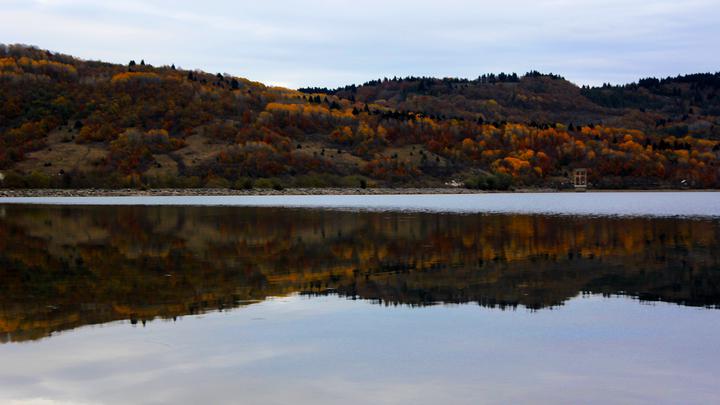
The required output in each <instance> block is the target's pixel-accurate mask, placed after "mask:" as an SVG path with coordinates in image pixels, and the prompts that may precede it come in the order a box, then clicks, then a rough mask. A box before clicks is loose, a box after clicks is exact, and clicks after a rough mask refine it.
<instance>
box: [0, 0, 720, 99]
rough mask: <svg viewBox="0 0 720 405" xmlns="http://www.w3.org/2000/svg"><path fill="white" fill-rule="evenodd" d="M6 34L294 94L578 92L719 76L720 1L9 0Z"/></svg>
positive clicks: (0, 33) (3, 7)
mask: <svg viewBox="0 0 720 405" xmlns="http://www.w3.org/2000/svg"><path fill="white" fill-rule="evenodd" d="M0 15H2V16H3V23H2V24H0V38H2V41H3V42H9V43H15V42H19V43H29V44H35V45H38V46H41V47H43V48H50V49H52V50H55V51H59V52H65V53H72V54H75V55H78V56H80V57H83V58H101V59H105V60H109V61H115V62H122V63H127V62H128V61H129V60H130V59H136V60H137V61H138V62H139V60H140V59H143V58H144V59H145V60H146V61H148V62H151V63H153V64H158V65H160V64H170V63H175V64H178V65H181V66H183V67H186V68H202V69H205V70H208V71H210V72H213V73H215V72H229V73H232V74H236V75H240V76H246V77H249V78H251V79H253V80H260V81H264V82H267V83H273V84H281V85H287V86H291V87H296V86H307V85H313V86H314V85H319V86H338V85H345V84H350V83H358V82H364V81H367V80H370V79H376V78H378V77H383V76H387V77H392V76H396V75H397V76H405V75H429V76H441V77H442V76H460V77H477V76H478V75H479V74H481V73H485V72H500V71H506V72H508V71H516V72H518V73H524V72H526V71H528V70H531V69H537V70H541V71H552V72H555V73H559V74H563V75H565V76H567V77H568V78H569V79H570V80H573V81H575V82H577V83H580V84H588V83H590V84H601V83H603V82H613V83H616V82H627V81H633V80H637V78H639V77H644V76H648V75H656V76H667V75H675V74H679V73H689V72H705V71H714V70H717V68H718V66H719V65H720V48H719V47H720V41H718V38H719V34H720V25H718V24H717V16H718V15H720V3H719V2H718V1H716V0H684V1H677V0H582V1H577V0H509V1H502V2H497V1H493V2H491V1H471V0H445V1H442V2H438V1H430V0H412V1H411V0H397V1H392V2H388V1H380V0H366V1H362V2H358V1H348V0H332V1H330V0H307V1H302V2H297V1H291V0H274V1H261V2H259V1H254V2H253V1H230V0H215V1H204V2H196V1H167V0H123V1H116V0H112V1H91V0H3V1H0Z"/></svg>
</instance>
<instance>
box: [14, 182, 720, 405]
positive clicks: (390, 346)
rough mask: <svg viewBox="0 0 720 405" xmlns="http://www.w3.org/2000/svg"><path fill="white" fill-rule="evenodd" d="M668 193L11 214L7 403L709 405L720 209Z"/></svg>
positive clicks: (719, 294)
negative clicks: (594, 211) (541, 209)
mask: <svg viewBox="0 0 720 405" xmlns="http://www.w3.org/2000/svg"><path fill="white" fill-rule="evenodd" d="M622 194H623V195H625V194H626V193H622ZM627 194H630V193H627ZM652 194H654V193H637V195H638V196H640V195H642V196H647V195H652ZM663 194H664V195H669V196H671V197H670V199H671V200H672V199H673V198H675V199H676V200H675V201H681V202H684V204H683V206H682V207H676V208H673V209H674V211H673V210H669V209H668V210H665V211H662V210H661V206H662V204H665V203H662V202H660V203H653V202H646V203H645V204H641V203H638V202H637V201H636V204H634V205H631V207H636V208H632V209H626V210H621V209H616V210H615V211H614V212H609V211H608V212H603V213H601V216H593V217H589V216H582V215H573V216H568V215H539V214H530V213H527V212H525V211H523V210H517V211H516V212H515V213H510V212H505V213H498V212H496V211H498V210H495V209H488V205H482V204H481V202H478V201H479V200H464V201H465V202H468V201H475V204H476V205H474V207H475V208H474V209H472V210H468V209H465V210H464V211H462V212H460V210H456V209H453V208H452V207H453V206H450V207H449V209H448V210H447V211H448V212H441V211H442V210H441V209H440V208H436V209H430V208H428V205H427V204H431V205H432V204H435V206H439V205H442V204H441V203H440V202H443V201H444V203H446V204H450V203H449V201H450V200H449V199H443V198H446V197H443V198H441V199H439V200H438V199H435V200H433V199H432V198H430V199H426V200H423V199H420V200H422V201H424V202H423V204H425V206H424V207H419V206H417V205H415V206H413V203H408V206H409V207H410V208H409V211H397V210H396V209H397V208H407V207H393V208H395V209H389V208H387V207H380V206H377V204H376V206H372V204H370V205H371V206H369V207H368V206H365V207H363V206H353V205H349V204H348V203H347V202H348V200H347V199H342V198H341V199H340V200H339V201H338V200H335V199H334V198H329V197H323V198H324V201H325V202H326V204H330V208H339V207H341V208H353V210H337V209H327V208H328V207H327V206H325V208H324V209H321V208H307V207H306V208H297V207H295V208H292V207H287V205H293V204H292V203H288V204H283V205H286V207H262V206H257V205H262V204H247V203H238V202H237V201H236V202H235V203H234V204H226V203H222V204H208V203H206V204H195V205H197V206H183V205H178V204H169V205H168V204H164V203H161V204H160V205H157V204H156V203H148V204H144V205H141V206H138V205H135V206H119V205H117V203H113V204H110V205H112V206H107V205H105V206H103V205H92V204H91V205H62V204H61V203H62V200H52V201H50V202H51V203H52V205H37V204H30V205H28V204H16V202H17V201H13V203H12V204H8V203H7V202H8V201H6V200H2V201H0V283H2V284H0V285H2V292H0V359H1V360H2V363H1V364H2V367H0V403H14V402H17V403H42V404H45V403H56V402H57V403H118V404H124V403H190V404H193V403H250V404H253V403H270V404H273V403H277V404H281V403H283V404H284V403H299V404H303V403H313V404H314V403H327V404H336V403H357V404H365V403H379V404H383V403H387V404H397V403H402V404H404V403H413V404H415V403H420V404H423V403H428V404H433V403H438V402H444V403H453V404H454V403H459V404H477V403H518V402H521V403H528V402H531V403H606V402H613V403H653V404H654V403H669V404H672V403H698V404H701V403H702V404H704V403H718V402H720V386H719V385H718V383H717V381H718V380H717V376H718V375H720V309H718V308H720V215H715V214H713V212H714V211H712V210H709V211H702V210H701V208H699V207H702V206H709V205H713V204H712V202H713V201H715V199H716V198H717V197H716V196H717V194H716V193H687V194H683V193H678V194H681V195H680V196H678V195H675V194H670V193H663ZM588 195H592V194H582V195H581V197H574V196H576V194H569V196H570V198H580V199H581V200H582V199H585V198H587V197H585V196H588ZM598 195H600V196H605V195H606V194H604V193H603V194H598ZM516 196H517V197H514V198H509V197H507V196H503V197H502V198H504V199H505V200H506V202H507V201H515V202H514V203H507V204H505V207H506V209H507V210H508V211H512V210H511V209H510V208H508V207H513V206H512V205H510V206H508V204H518V205H524V206H527V207H529V206H532V204H529V203H527V202H525V203H522V202H518V200H517V199H518V198H519V199H520V200H522V195H516ZM688 196H690V197H688ZM692 196H698V197H695V198H697V199H698V200H697V201H695V200H693V199H692V198H691V197H692ZM470 197H473V198H477V197H476V196H470ZM393 198H395V197H393ZM397 198H400V197H397ZM403 198H405V199H407V200H408V201H415V203H414V204H417V201H419V200H417V199H416V198H417V197H415V196H410V197H408V196H403ZM495 198H501V197H495ZM602 198H605V199H606V200H605V202H604V203H603V201H601V200H602ZM602 198H595V199H590V200H592V201H594V204H596V205H597V206H606V207H607V206H608V204H615V205H614V206H616V207H622V206H625V207H627V206H630V205H628V204H629V201H631V200H624V201H623V202H622V203H618V202H617V201H614V202H613V201H611V200H612V198H610V197H602ZM623 198H628V197H623ZM642 198H646V197H642ZM461 200H462V199H461ZM590 200H587V201H590ZM93 201H95V200H93ZM297 201H301V202H302V199H300V198H299V200H297ZM297 201H295V203H297ZM375 201H376V203H377V202H378V201H380V200H375ZM384 201H387V200H384ZM439 201H440V202H439ZM535 201H536V203H537V200H535ZM572 201H580V200H577V199H575V200H572ZM648 201H650V200H648ZM689 201H694V202H689ZM34 202H35V203H37V202H40V200H38V201H34ZM3 203H5V204H3ZM303 204H306V205H311V204H309V203H307V202H303ZM393 204H399V202H398V201H394V202H393ZM458 204H459V203H458ZM485 204H487V201H486V202H485ZM553 204H554V207H555V209H557V206H558V205H557V204H564V205H561V207H562V210H558V211H563V212H562V213H568V211H572V204H571V203H570V202H568V201H560V200H556V201H555V202H554V203H552V204H551V205H553ZM225 205H234V206H225ZM247 205H254V206H247ZM643 206H645V207H647V209H646V212H643V211H642V209H640V208H638V207H643ZM688 207H690V208H688ZM357 208H369V210H357ZM575 209H577V210H581V211H582V210H583V209H585V208H584V207H583V206H575ZM693 210H699V211H702V212H699V211H698V212H696V211H693ZM453 211H454V212H453ZM558 213H559V212H558ZM603 215H611V216H603ZM679 215H691V217H685V216H679Z"/></svg>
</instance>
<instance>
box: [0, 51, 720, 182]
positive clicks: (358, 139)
mask: <svg viewBox="0 0 720 405" xmlns="http://www.w3.org/2000/svg"><path fill="white" fill-rule="evenodd" d="M719 90H720V74H717V73H716V74H700V75H690V76H682V77H677V78H669V79H663V80H658V79H644V80H640V81H639V82H638V83H637V84H631V85H626V86H607V85H606V86H603V87H599V88H587V87H584V88H580V87H577V86H575V85H574V84H572V83H570V82H568V81H566V80H564V79H563V78H561V77H559V76H555V75H542V74H539V73H537V72H531V73H528V74H526V75H524V76H517V75H515V74H512V75H505V74H501V75H484V76H481V77H479V78H478V79H475V80H464V79H434V78H407V79H388V80H378V81H373V82H369V83H366V84H365V85H362V86H348V87H345V88H342V89H335V90H330V89H301V91H294V90H289V89H284V88H277V87H268V86H265V85H263V84H261V83H257V82H252V81H249V80H247V79H243V78H238V77H234V76H231V75H227V74H209V73H205V72H200V71H190V70H182V69H179V68H176V67H175V66H173V65H170V66H160V67H156V66H152V65H149V64H146V63H144V61H140V62H137V63H136V61H133V62H130V63H129V64H128V65H117V64H109V63H103V62H96V61H85V60H80V59H77V58H74V57H71V56H67V55H62V54H57V53H53V52H49V51H45V50H40V49H37V48H33V47H27V46H21V45H10V46H3V45H0V173H1V174H2V176H0V177H2V178H3V179H2V180H0V182H1V184H0V186H2V187H11V188H28V187H38V188H44V187H63V188H87V187H104V188H115V187H150V188H157V187H237V188H252V187H257V188H262V187H275V188H281V187H326V186H335V187H366V186H370V187H372V186H395V187H397V186H420V187H426V186H438V185H443V184H445V183H447V182H448V181H451V180H456V181H458V182H465V184H466V185H467V186H469V187H477V188H490V189H497V188H500V189H504V188H508V187H519V186H550V187H563V186H565V185H566V183H567V175H568V173H569V171H570V170H571V169H572V168H575V167H587V168H589V169H590V181H591V182H592V184H593V186H595V187H600V188H622V187H678V186H680V185H689V186H691V187H697V188H709V187H720V173H719V172H720V166H719V165H718V157H719V156H720V130H719V129H718V128H719V127H718V125H719V124H720V98H718V94H719V93H720V92H719Z"/></svg>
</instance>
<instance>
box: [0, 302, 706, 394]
mask: <svg viewBox="0 0 720 405" xmlns="http://www.w3.org/2000/svg"><path fill="white" fill-rule="evenodd" d="M719 316H720V311H717V310H704V309H697V308H689V307H682V306H676V305H671V304H656V305H642V304H639V303H638V302H637V301H633V300H630V299H625V298H613V299H603V298H599V297H590V298H577V299H574V300H572V301H570V302H569V303H568V304H567V305H565V306H563V307H560V308H556V309H554V310H542V311H539V312H534V313H531V312H529V311H526V310H516V311H501V310H497V309H486V308H481V307H478V306H476V305H459V306H436V307H429V308H414V309H413V308H407V307H382V306H378V305H373V304H370V303H368V302H363V301H352V300H345V299H340V298H336V297H326V298H304V297H290V298H279V299H275V300H271V301H266V302H263V303H260V304H256V305H252V306H250V307H247V308H242V309H239V310H235V311H232V312H226V313H214V314H208V315H203V316H199V317H185V318H182V319H180V320H178V321H177V322H170V321H155V322H150V323H148V324H147V326H146V327H142V326H141V325H138V326H131V325H129V324H128V323H115V324H111V325H107V326H103V327H84V328H80V329H77V330H74V331H69V332H65V333H62V334H59V335H57V336H54V337H51V338H48V339H44V340H41V341H38V342H30V343H22V344H5V345H1V346H0V358H1V359H2V368H0V402H7V401H9V400H23V401H24V400H34V401H36V402H35V403H54V401H58V402H60V403H62V401H70V400H72V401H73V402H81V403H83V402H87V403H97V402H103V403H104V402H108V403H266V404H274V403H277V404H281V403H358V404H361V403H377V404H384V403H387V404H393V403H443V402H450V403H467V404H476V403H479V402H492V403H513V402H518V401H521V402H527V401H528V400H531V401H532V402H534V403H543V402H544V403H578V402H581V403H593V402H597V403H604V402H608V401H611V402H613V403H622V402H627V403H641V402H646V403H711V402H714V403H718V401H720V389H719V388H718V387H717V384H716V382H717V381H716V376H717V375H718V372H720V361H719V360H720V351H719V349H718V347H719V346H718V344H717V340H718V337H719V336H720V322H718V317H719ZM23 401H21V403H23Z"/></svg>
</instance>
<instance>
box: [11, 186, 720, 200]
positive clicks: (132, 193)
mask: <svg viewBox="0 0 720 405" xmlns="http://www.w3.org/2000/svg"><path fill="white" fill-rule="evenodd" d="M703 191H704V192H718V191H720V190H718V189H704V190H698V189H692V190H690V189H634V190H633V189H622V190H594V189H593V190H587V192H589V193H607V192H616V193H623V192H703ZM497 193H516V194H523V193H576V191H575V190H572V189H571V190H555V189H550V188H527V189H515V190H507V191H486V190H470V189H466V188H366V189H363V188H288V189H283V190H274V189H251V190H233V189H223V188H194V189H150V190H137V189H0V198H15V197H163V196H298V195H421V194H497Z"/></svg>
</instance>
